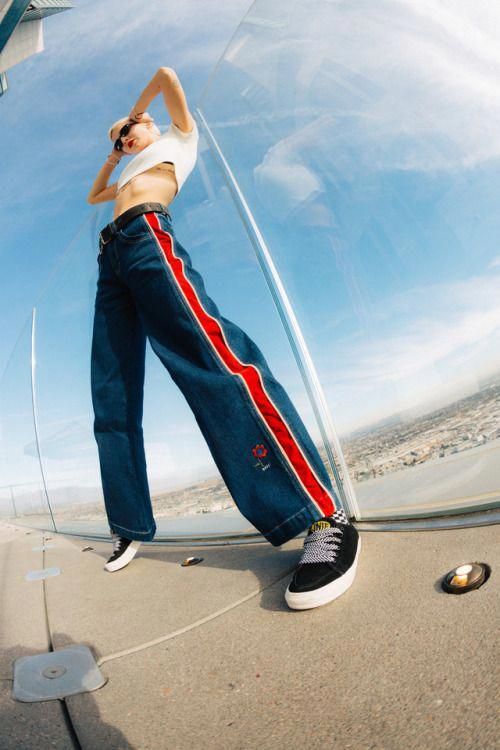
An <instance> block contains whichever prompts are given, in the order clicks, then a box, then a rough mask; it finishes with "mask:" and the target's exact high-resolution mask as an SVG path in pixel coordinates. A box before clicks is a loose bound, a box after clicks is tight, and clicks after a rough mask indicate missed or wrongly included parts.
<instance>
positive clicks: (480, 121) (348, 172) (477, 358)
mask: <svg viewBox="0 0 500 750" xmlns="http://www.w3.org/2000/svg"><path fill="white" fill-rule="evenodd" d="M433 7H434V6H432V5H431V6H429V7H427V6H426V7H425V8H424V9H422V8H421V7H420V6H417V5H414V6H410V5H408V4H407V3H403V2H399V1H397V0H390V1H387V2H383V3H381V4H378V5H377V7H376V8H374V7H373V4H368V3H365V2H362V3H354V2H342V3H335V2H333V3H332V2H327V0H316V1H314V0H313V1H312V2H308V3H299V2H287V3H284V2H282V1H281V2H273V3H271V2H267V1H264V0H260V1H259V0H258V1H257V2H255V3H254V4H253V5H252V7H251V9H250V10H249V12H248V14H247V16H246V17H245V19H244V20H243V21H242V23H241V25H240V27H239V29H238V30H237V32H236V34H235V35H234V36H233V38H232V40H231V43H230V45H229V47H228V48H227V50H226V51H225V53H224V56H223V58H222V60H221V61H220V62H219V64H218V66H217V70H216V71H215V74H214V75H212V77H211V78H210V81H209V85H208V87H207V89H206V91H205V93H204V96H203V97H202V100H201V102H200V106H199V111H200V113H201V114H202V115H203V117H204V118H205V119H206V121H207V123H208V126H209V128H210V131H211V134H212V135H213V137H214V139H215V141H216V143H217V145H218V147H219V148H220V150H221V152H222V153H223V155H224V158H225V160H226V161H227V163H228V165H229V167H230V170H231V173H232V174H233V175H234V177H235V179H236V181H237V184H238V188H239V190H240V191H241V195H242V196H243V197H244V200H245V202H246V204H248V206H249V209H250V211H251V213H252V216H253V218H254V219H255V220H256V222H257V224H258V227H259V230H260V232H261V233H262V236H263V237H264V239H265V242H266V244H267V246H268V247H269V248H270V249H271V252H272V255H273V261H274V263H275V265H276V267H277V269H278V272H279V274H280V277H281V279H282V282H283V285H284V287H285V289H286V292H287V294H288V297H289V298H290V300H291V302H292V305H293V307H294V310H295V313H296V316H297V319H298V321H299V324H300V326H301V329H302V332H303V334H304V337H305V340H306V342H307V346H308V348H309V351H310V352H311V355H312V358H313V360H314V363H315V367H316V370H317V372H318V375H319V378H320V381H321V384H322V386H323V390H324V393H325V395H326V399H327V401H328V404H329V407H330V410H331V414H332V416H333V419H334V422H335V426H336V429H337V432H338V435H339V438H340V443H341V446H342V450H343V454H344V457H345V460H346V463H347V466H348V469H349V474H350V477H351V479H352V482H353V486H354V489H355V493H356V497H357V500H358V503H359V506H360V509H361V516H362V517H363V518H381V517H405V516H408V515H433V514H436V513H442V512H454V511H455V512H456V511H457V510H460V509H466V508H470V509H478V508H483V507H491V506H494V505H498V502H499V498H500V488H499V484H500V472H499V469H498V467H499V466H500V461H499V460H498V450H499V448H500V428H499V426H498V425H499V419H498V417H499V410H500V404H499V397H500V365H499V357H498V353H499V348H500V347H499V343H500V341H499V339H500V336H499V331H500V308H499V304H498V281H499V275H498V269H499V267H500V263H499V256H498V247H497V243H496V238H497V237H498V231H499V227H498V223H499V221H500V220H499V218H498V211H497V210H496V207H495V206H494V205H492V196H493V195H496V193H497V191H496V190H495V183H496V182H497V181H498V170H497V169H496V164H497V160H496V157H497V150H498V149H497V143H498V128H497V124H496V121H497V118H496V116H495V115H496V109H498V108H499V106H500V100H499V98H498V95H497V92H496V84H495V80H496V74H497V73H498V72H499V71H498V68H499V67H500V57H499V56H498V55H497V54H496V52H494V53H493V52H492V51H493V50H496V49H497V48H498V41H499V40H498V39H496V38H495V35H497V36H498V35H500V34H499V33H498V31H497V29H499V28H500V26H499V25H498V23H496V24H495V23H492V20H496V21H498V18H497V16H500V12H499V11H496V10H495V11H493V10H491V9H489V10H488V12H479V11H478V10H477V9H475V8H473V7H472V6H468V5H466V6H463V5H460V6H457V5H456V4H455V3H451V2H450V3H440V4H439V7H440V12H439V13H438V12H437V11H436V8H434V10H433ZM436 7H437V6H436ZM434 11H436V12H434ZM490 15H491V16H492V18H490ZM493 17H494V18H493ZM458 28H462V29H467V33H466V34H465V37H464V38H462V36H460V35H457V31H456V30H457V29H458ZM480 38H481V39H483V40H484V41H485V44H479V43H476V41H477V40H478V39H480ZM486 40H488V44H486ZM452 49H453V50H454V53H453V54H452V53H451V50H452ZM485 134H487V138H486V139H485ZM321 450H322V449H321V447H320V451H321ZM323 455H324V449H323Z"/></svg>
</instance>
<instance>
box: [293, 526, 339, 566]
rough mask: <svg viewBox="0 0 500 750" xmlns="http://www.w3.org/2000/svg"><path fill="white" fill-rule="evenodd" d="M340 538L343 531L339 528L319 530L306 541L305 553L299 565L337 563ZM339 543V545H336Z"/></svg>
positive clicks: (307, 537)
mask: <svg viewBox="0 0 500 750" xmlns="http://www.w3.org/2000/svg"><path fill="white" fill-rule="evenodd" d="M339 534H340V537H341V536H342V534H343V530H342V529H339V528H333V527H332V528H329V529H319V530H318V531H313V532H312V534H309V535H308V536H306V538H305V539H304V552H303V554H302V557H301V558H300V560H299V564H301V565H302V564H304V563H318V562H335V560H336V558H337V556H338V552H339V549H340V542H341V541H342V540H341V538H340V537H339V536H338V535H339ZM336 542H339V544H336Z"/></svg>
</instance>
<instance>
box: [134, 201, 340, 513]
mask: <svg viewBox="0 0 500 750" xmlns="http://www.w3.org/2000/svg"><path fill="white" fill-rule="evenodd" d="M144 217H145V219H146V221H147V223H148V224H149V226H150V228H151V229H152V231H153V234H154V236H155V238H156V240H157V242H158V244H159V245H160V248H161V250H162V253H163V256H164V257H165V260H166V262H167V264H168V267H169V268H170V270H171V272H172V275H173V277H174V279H175V281H176V283H177V285H178V287H179V289H180V290H181V292H182V295H183V297H184V299H185V300H186V303H187V304H188V306H189V308H190V309H191V311H192V313H193V315H194V316H195V318H196V320H197V321H198V323H199V325H200V327H201V329H202V331H203V332H204V334H205V335H206V337H207V339H208V341H209V342H210V344H211V345H212V347H213V348H214V349H215V351H216V352H217V354H218V355H219V358H220V359H221V360H222V362H223V363H224V365H225V366H226V367H227V369H228V370H229V371H230V372H231V373H234V374H235V375H239V376H240V377H241V378H242V380H243V382H244V384H245V385H246V387H247V390H248V392H249V394H250V397H251V399H252V401H253V403H254V404H255V406H256V408H257V411H258V412H259V414H260V415H261V417H262V418H263V419H264V421H265V423H266V424H267V426H268V428H269V430H270V431H271V433H272V435H273V436H274V438H275V439H276V441H277V443H278V445H279V446H280V447H281V449H282V453H284V455H285V456H286V458H287V459H288V462H289V464H290V466H291V468H292V469H293V471H294V473H295V475H296V477H297V479H298V480H299V482H300V484H301V485H302V486H303V487H304V489H305V490H306V492H307V493H308V495H309V497H310V498H311V500H312V501H313V502H314V503H315V504H316V505H317V506H318V508H319V509H320V510H321V512H322V514H323V515H324V516H330V515H332V514H333V513H334V512H335V510H336V508H335V504H334V502H333V499H332V497H331V496H330V494H329V493H328V492H327V490H326V489H325V487H324V486H323V484H322V483H321V481H320V480H319V479H318V478H317V477H316V475H315V473H314V470H313V468H312V467H311V465H310V463H309V462H308V461H307V459H306V457H305V456H304V454H303V453H302V451H301V449H300V447H299V445H298V444H297V442H296V440H295V439H294V437H293V435H292V432H291V430H290V429H289V427H288V425H287V424H286V423H285V420H284V419H283V417H282V416H281V414H280V413H279V411H278V409H277V408H276V407H275V405H274V404H273V402H272V401H271V399H270V397H269V396H268V394H267V393H266V391H265V388H264V384H263V382H262V377H261V374H260V372H259V370H258V369H257V368H256V367H255V365H250V364H246V363H245V362H241V361H240V360H239V359H238V357H237V356H236V355H235V354H234V352H233V351H232V350H231V348H230V346H229V344H228V343H227V341H226V339H225V336H224V333H223V331H222V328H221V326H220V324H219V321H218V320H216V319H215V318H213V317H212V316H211V315H209V313H207V311H206V310H205V309H204V307H203V305H202V304H201V302H200V300H199V299H198V295H197V294H196V290H195V288H194V287H193V285H192V284H191V282H190V281H189V279H188V278H187V277H186V274H185V273H184V262H183V260H182V258H178V257H177V256H176V255H175V253H174V242H173V240H172V236H171V235H170V233H169V232H166V231H165V230H164V229H162V227H161V225H160V222H159V220H158V217H157V216H156V214H155V213H147V214H144Z"/></svg>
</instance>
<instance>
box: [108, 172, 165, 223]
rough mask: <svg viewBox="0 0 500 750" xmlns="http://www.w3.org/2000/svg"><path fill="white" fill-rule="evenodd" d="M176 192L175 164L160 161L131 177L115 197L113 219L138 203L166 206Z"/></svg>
mask: <svg viewBox="0 0 500 750" xmlns="http://www.w3.org/2000/svg"><path fill="white" fill-rule="evenodd" d="M176 194H177V179H176V177H175V166H174V165H173V164H167V163H165V162H161V163H160V164H156V165H155V166H154V167H151V168H150V169H147V170H146V171H145V172H141V174H138V175H136V176H135V177H132V179H131V180H129V181H128V182H127V183H126V184H125V185H123V187H122V188H121V190H118V192H117V194H116V198H115V206H114V212H113V221H114V220H115V219H116V218H117V217H118V216H120V215H121V214H123V213H124V212H125V211H127V210H128V209H129V208H132V206H137V205H138V204H139V203H147V202H149V201H151V202H153V203H163V205H164V206H168V205H169V204H170V203H171V202H172V200H173V199H174V198H175V196H176Z"/></svg>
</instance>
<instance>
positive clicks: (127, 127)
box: [115, 122, 137, 151]
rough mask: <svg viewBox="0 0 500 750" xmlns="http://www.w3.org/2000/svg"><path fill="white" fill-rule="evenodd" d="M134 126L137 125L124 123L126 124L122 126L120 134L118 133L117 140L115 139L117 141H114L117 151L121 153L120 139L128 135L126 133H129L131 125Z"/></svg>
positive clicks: (121, 144)
mask: <svg viewBox="0 0 500 750" xmlns="http://www.w3.org/2000/svg"><path fill="white" fill-rule="evenodd" d="M136 124H137V123H135V122H127V123H126V124H125V125H124V126H123V127H122V129H121V130H120V132H119V134H118V138H117V139H116V141H115V149H116V150H117V151H123V143H122V140H121V139H122V138H124V137H125V136H126V135H128V133H129V130H130V128H131V127H132V125H136Z"/></svg>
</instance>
